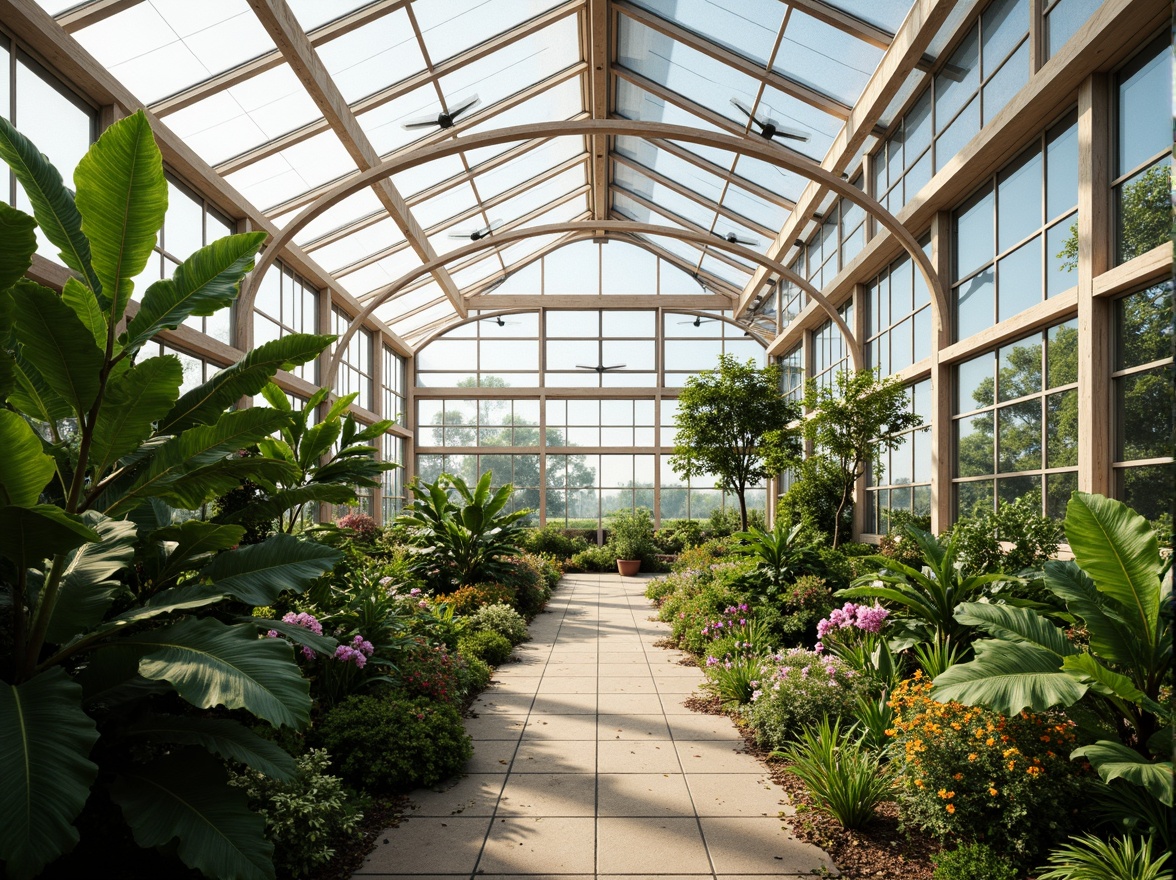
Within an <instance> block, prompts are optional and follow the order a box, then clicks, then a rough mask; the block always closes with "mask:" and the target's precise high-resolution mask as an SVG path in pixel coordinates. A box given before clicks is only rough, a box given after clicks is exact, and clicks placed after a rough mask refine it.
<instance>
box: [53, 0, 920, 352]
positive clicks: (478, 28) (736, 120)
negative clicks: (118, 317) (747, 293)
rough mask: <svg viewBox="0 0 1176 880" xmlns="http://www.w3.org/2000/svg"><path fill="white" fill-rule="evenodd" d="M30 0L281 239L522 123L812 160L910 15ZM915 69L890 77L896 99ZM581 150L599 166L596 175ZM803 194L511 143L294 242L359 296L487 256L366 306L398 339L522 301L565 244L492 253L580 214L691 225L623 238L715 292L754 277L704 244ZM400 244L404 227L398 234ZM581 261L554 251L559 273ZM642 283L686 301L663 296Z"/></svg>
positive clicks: (686, 7)
mask: <svg viewBox="0 0 1176 880" xmlns="http://www.w3.org/2000/svg"><path fill="white" fill-rule="evenodd" d="M39 2H40V5H41V6H42V7H43V8H44V9H45V10H46V11H47V12H49V13H50V14H52V15H57V16H63V17H70V20H71V22H72V23H71V26H70V27H69V30H70V32H71V34H72V35H73V36H74V37H75V38H76V39H77V40H78V41H79V42H80V44H81V45H82V46H83V47H84V48H85V49H86V50H87V51H89V52H90V53H91V54H92V55H93V56H94V57H95V58H96V59H97V60H98V62H99V63H101V64H103V65H104V66H105V67H106V68H107V69H108V70H109V71H110V72H111V73H112V74H113V75H114V76H115V77H117V78H118V79H119V80H120V81H121V82H122V83H123V84H124V85H125V86H126V87H127V88H128V89H129V90H130V91H131V92H132V93H134V94H135V96H136V97H138V98H139V99H140V100H142V101H143V102H144V103H146V104H147V105H148V106H149V107H150V108H151V109H152V110H153V111H154V112H155V113H156V114H157V115H158V116H159V118H160V119H161V120H162V121H163V123H164V124H165V125H166V126H168V127H169V128H170V129H171V130H172V131H173V132H174V133H175V134H176V135H177V136H178V137H179V138H181V139H182V140H183V141H184V142H185V143H186V144H187V145H188V146H190V147H191V148H192V149H193V150H194V151H195V152H196V154H197V155H199V156H200V157H201V158H202V159H204V160H205V161H206V162H208V163H209V165H211V166H212V167H213V168H214V169H215V170H216V171H217V172H218V173H220V174H221V175H222V176H223V177H224V179H225V180H226V181H227V183H228V184H229V185H231V186H232V187H234V188H235V189H236V190H237V191H238V192H239V193H240V194H241V196H242V197H243V198H244V199H245V200H246V201H247V202H249V203H250V204H251V205H252V206H254V207H255V208H256V209H258V210H259V211H260V212H261V213H264V214H265V215H266V216H267V217H268V218H269V219H270V220H271V221H272V222H274V223H275V224H276V225H277V226H279V227H282V226H285V225H287V224H288V223H289V222H290V221H291V220H292V219H293V218H294V217H295V216H297V214H298V212H299V211H300V210H301V209H302V208H304V207H305V206H306V205H308V204H310V203H311V202H312V201H313V200H314V199H315V198H316V197H317V196H319V195H321V194H322V193H324V192H326V191H327V190H328V189H329V188H330V187H331V186H332V185H334V184H335V183H336V182H338V181H340V180H344V179H346V178H348V177H350V176H353V175H356V174H358V173H360V172H362V171H364V170H366V169H367V168H369V167H371V165H372V164H373V163H374V162H375V161H379V160H380V159H386V158H389V157H394V156H398V155H403V154H406V153H408V152H410V151H412V150H413V149H415V148H417V147H419V146H422V145H430V144H435V143H440V142H443V141H448V140H450V139H452V138H455V137H456V138H459V139H460V138H461V137H462V136H463V135H468V134H470V133H474V132H483V131H490V130H494V129H498V128H502V127H505V126H512V125H524V124H527V123H538V122H550V121H559V120H569V119H588V118H597V119H601V118H609V117H612V118H623V119H633V120H647V121H655V122H666V123H673V124H679V125H689V126H693V127H695V128H699V129H703V130H708V131H718V132H725V133H728V134H734V135H739V136H756V135H760V134H762V133H763V132H762V129H763V125H764V123H768V122H770V123H771V124H772V125H774V126H775V127H776V130H777V132H779V133H778V134H777V135H776V137H775V138H773V139H772V140H773V143H775V144H777V145H778V146H779V147H781V148H782V149H785V150H789V151H791V152H792V153H793V155H794V156H800V157H804V158H805V160H807V161H812V162H814V163H819V162H821V161H822V160H823V159H824V158H825V157H826V154H827V153H828V151H829V149H830V147H831V145H832V144H833V143H834V141H835V139H836V137H837V135H838V133H839V132H840V131H841V129H842V126H843V125H844V124H845V120H846V119H847V118H848V117H849V114H850V110H851V109H852V108H853V106H854V105H855V104H856V103H857V101H858V100H859V98H860V96H861V94H862V91H863V89H864V88H865V86H866V84H867V82H868V81H869V79H870V77H871V76H872V75H873V73H874V71H875V69H876V68H877V66H878V64H879V62H880V60H881V59H882V56H883V54H884V52H885V46H886V45H887V44H888V40H889V37H890V35H892V34H893V33H894V32H895V31H896V30H897V29H898V28H899V27H900V25H901V24H902V21H903V19H904V18H905V17H906V14H907V12H908V11H909V8H910V5H911V4H910V0H894V2H885V3H877V2H868V0H803V2H802V0H795V3H793V2H785V0H599V2H597V0H399V2H397V0H374V2H373V0H331V2H326V0H284V5H286V6H287V7H288V9H289V12H290V13H292V15H282V14H280V12H281V10H280V8H279V9H278V10H277V12H275V10H274V7H275V6H278V7H280V6H281V5H282V0H277V2H276V3H250V2H248V0H203V2H201V3H192V2H189V0H139V2H118V3H111V2H109V0H92V2H88V3H82V4H78V3H76V2H69V0H65V2H63V0H39ZM601 35H603V37H604V39H603V40H602V39H600V36H601ZM279 47H282V48H279ZM289 47H296V48H289ZM597 70H599V71H602V72H603V74H602V75H603V79H600V80H599V82H602V83H603V84H604V86H605V91H604V92H603V93H601V91H600V88H599V86H598V84H597V82H598V77H599V76H600V74H596V75H594V74H595V72H596V71H597ZM923 76H924V74H921V73H915V72H911V73H910V74H909V79H908V83H910V82H917V81H918V80H919V79H921V78H922V77H923ZM903 91H904V93H905V94H909V93H910V91H909V88H904V90H903ZM339 101H342V102H343V103H345V104H346V105H347V107H346V108H343V115H344V116H346V114H347V113H348V112H350V114H351V116H352V118H351V119H344V120H343V121H342V122H340V121H339V120H338V119H337V118H336V117H337V114H336V115H333V116H332V117H331V118H330V119H328V118H326V117H324V115H323V112H322V108H323V107H325V106H335V107H340V106H341V105H340V104H339ZM887 112H892V111H891V110H890V108H888V111H887ZM749 113H750V118H749ZM598 140H599V141H603V142H604V143H603V144H598V143H596V142H597V141H598ZM459 143H460V141H459ZM871 143H872V141H871ZM601 149H603V151H604V161H603V162H600V161H599V160H598V161H597V162H595V163H594V162H593V154H594V153H595V152H598V151H600V150H601ZM357 157H367V158H357ZM806 182H807V181H806V179H805V178H804V177H803V176H802V175H799V174H795V173H792V172H787V171H783V170H781V169H779V168H777V167H775V166H774V165H771V164H770V163H767V162H763V161H760V160H756V159H751V158H747V157H740V156H737V155H736V154H734V153H731V152H728V151H724V150H718V149H713V148H707V147H701V146H698V145H694V144H687V143H678V142H671V141H662V140H657V139H645V138H638V137H631V136H624V137H610V138H601V137H599V136H594V137H584V136H583V135H575V136H560V137H554V138H548V139H544V140H536V141H530V140H526V141H516V142H513V143H504V144H498V145H494V146H491V147H482V148H479V149H476V150H466V151H463V152H460V153H457V154H455V155H453V156H450V157H447V158H444V159H438V160H435V161H432V162H429V163H427V164H424V165H421V166H418V167H416V168H413V169H411V170H408V171H404V172H401V173H398V174H396V175H394V176H393V177H392V178H390V180H388V181H386V182H384V183H382V184H381V185H379V186H376V187H372V188H371V189H368V190H364V191H362V192H359V193H356V194H355V195H353V196H351V197H349V198H348V199H346V200H344V201H343V202H341V203H340V204H338V205H336V206H335V207H334V208H332V209H330V210H329V211H326V212H324V213H323V214H322V215H321V216H318V217H316V218H315V219H314V220H313V221H312V222H311V223H310V224H309V225H308V226H307V227H306V228H304V229H302V230H301V231H299V233H298V234H297V235H296V237H295V242H296V243H297V244H298V245H299V246H300V247H302V248H303V249H304V250H305V251H306V252H307V253H308V255H309V256H310V257H311V258H312V259H313V260H314V261H315V262H316V263H318V264H319V265H320V266H322V267H323V268H324V269H325V270H326V271H328V272H329V273H331V274H332V275H333V276H334V277H335V279H336V280H337V282H338V283H339V285H340V286H341V287H342V288H343V289H345V290H347V291H348V292H350V293H352V294H353V295H355V296H356V297H358V298H359V299H360V300H364V299H365V298H368V297H370V296H372V295H375V294H376V293H378V292H379V291H380V290H382V289H383V288H385V287H386V286H387V285H389V284H392V283H393V282H396V281H397V280H398V279H400V278H401V277H402V276H404V275H405V274H407V273H411V272H414V271H415V270H419V268H420V267H421V266H422V265H423V263H424V262H425V261H426V260H428V259H429V258H431V257H433V256H435V255H444V254H446V253H449V252H451V251H453V250H455V249H457V248H459V247H462V246H463V245H466V244H469V243H470V241H471V240H482V239H485V240H486V241H487V242H489V243H490V246H489V247H488V248H486V249H484V250H479V251H477V252H476V253H473V254H471V255H469V256H467V257H466V258H464V259H460V260H457V261H453V262H451V263H449V264H447V265H446V266H445V267H444V268H443V269H440V270H437V271H434V272H432V273H424V274H421V275H420V276H419V277H415V278H414V279H413V280H412V281H411V282H410V283H409V284H407V285H405V286H404V287H403V288H402V289H401V290H400V292H399V293H398V294H397V295H396V296H395V297H393V298H392V299H391V300H389V301H388V302H386V303H385V304H384V305H382V306H381V307H380V308H379V310H378V311H377V315H378V316H379V317H380V318H382V319H383V320H384V321H386V322H387V323H388V324H389V326H391V327H392V329H393V330H395V331H396V332H398V333H400V334H401V335H403V336H404V337H405V338H406V339H408V340H409V341H410V342H413V341H415V340H419V339H421V338H423V337H424V336H425V335H427V334H429V333H431V332H433V331H434V330H436V329H437V328H438V327H444V326H445V325H446V324H447V322H451V321H454V320H456V318H457V309H456V307H455V301H454V299H453V298H452V297H458V296H460V297H468V296H472V295H475V294H479V293H482V292H484V291H486V290H487V289H488V288H489V287H491V286H493V285H498V286H497V287H495V288H494V289H495V292H496V293H508V292H509V293H513V294H525V293H528V292H530V293H538V292H539V288H540V287H541V286H542V285H541V284H540V280H539V279H540V278H541V277H542V273H541V271H540V267H541V266H542V265H543V260H542V259H541V258H542V257H543V255H544V254H546V253H551V252H552V251H553V249H557V248H559V247H561V246H564V245H566V244H568V243H570V242H572V241H574V240H576V236H572V237H570V238H569V237H568V236H567V235H566V234H564V233H560V234H558V235H548V236H543V237H541V238H531V239H523V240H516V241H508V242H504V243H503V244H501V245H498V244H494V243H493V239H494V236H495V235H496V234H499V235H501V234H502V232H503V231H508V230H514V229H526V228H529V227H534V226H543V225H547V224H552V223H568V222H574V221H579V220H588V219H592V218H596V219H604V220H633V221H638V222H644V223H655V224H663V225H667V226H671V227H676V228H679V229H685V230H689V231H690V232H692V233H694V234H696V235H698V236H702V237H703V238H701V239H700V240H698V241H684V240H681V239H677V238H670V237H667V236H661V235H644V236H636V237H634V238H632V239H630V240H631V241H636V242H637V243H639V244H640V245H641V246H642V247H643V248H645V249H646V250H647V252H648V253H650V254H651V256H650V259H651V260H652V259H655V257H656V258H658V259H660V261H661V262H660V263H659V265H665V266H672V267H674V268H675V270H677V269H681V270H682V272H683V273H685V274H682V273H678V274H681V275H682V277H684V278H688V279H689V276H691V275H693V276H694V278H695V279H697V282H698V285H695V284H694V281H692V280H691V281H689V283H687V284H686V285H685V289H689V292H692V293H701V292H703V291H709V292H712V293H719V294H724V295H727V296H731V297H736V296H738V295H739V293H740V292H741V291H742V290H743V289H744V286H745V285H747V284H748V283H749V281H750V279H751V276H752V272H753V271H754V269H755V266H753V265H751V264H749V263H748V262H747V261H746V260H745V259H743V258H742V257H740V256H736V255H733V254H731V253H730V252H729V251H726V250H724V248H722V247H715V246H714V243H719V242H718V238H719V237H726V236H731V235H733V236H735V237H736V238H737V239H738V240H739V243H741V244H744V245H746V246H747V247H750V248H752V249H753V250H758V251H760V252H761V253H763V252H765V251H766V250H767V249H768V248H769V247H770V246H771V245H772V243H773V241H774V239H775V238H776V235H777V233H778V232H779V231H780V230H781V228H782V227H783V226H784V225H785V224H786V223H787V222H788V219H789V213H790V211H791V210H792V209H793V208H794V207H795V203H796V202H797V200H799V199H800V197H801V194H802V192H803V191H804V188H805V185H806ZM398 204H400V205H405V206H406V207H405V208H403V209H401V208H397V207H396V206H397V205H398ZM601 206H603V212H602V213H600V214H598V213H597V212H600V211H601ZM393 211H403V212H406V213H407V214H408V215H411V216H410V217H405V216H394V215H393V214H392V213H391V212H393ZM403 228H409V229H412V230H414V232H413V233H412V236H413V237H412V238H411V239H409V238H406V237H405V234H404V233H403V232H402V231H401V230H402V229H403ZM415 230H419V232H418V231H415ZM582 237H583V235H581V236H580V238H581V239H582ZM712 237H713V239H714V241H713V243H712V242H708V241H707V239H710V238H712ZM590 251H591V252H595V251H593V250H592V249H589V248H584V249H579V250H572V251H569V252H568V253H569V257H568V259H567V260H563V261H562V262H560V263H559V265H560V266H563V265H564V263H567V262H568V261H569V260H571V261H572V262H574V255H575V254H576V253H581V252H582V253H589V252H590ZM605 253H607V251H605ZM551 265H553V266H554V265H556V263H552V264H551ZM569 265H570V264H569ZM651 265H652V264H651ZM561 271H564V270H561ZM663 274H664V273H663ZM546 288H547V291H548V292H550V291H551V279H550V278H547V280H546ZM659 289H660V290H661V292H662V293H663V294H664V293H666V291H667V290H669V291H671V292H672V293H674V294H676V295H680V294H681V293H682V292H684V287H683V285H682V284H681V283H675V284H674V285H669V284H662V285H661V286H660V288H659Z"/></svg>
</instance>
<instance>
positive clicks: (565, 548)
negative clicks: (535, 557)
mask: <svg viewBox="0 0 1176 880" xmlns="http://www.w3.org/2000/svg"><path fill="white" fill-rule="evenodd" d="M519 546H521V547H523V548H524V549H526V550H528V551H530V552H531V553H549V554H551V555H552V556H554V557H555V558H557V559H565V560H566V559H571V558H572V557H573V556H575V555H576V554H577V553H579V552H581V551H582V550H587V549H588V542H587V541H586V540H584V539H583V538H581V537H574V536H572V535H569V534H568V533H567V531H566V530H565V529H562V528H560V527H559V526H558V525H556V524H555V523H548V524H547V525H545V526H544V527H543V528H541V529H528V530H527V531H526V532H524V533H523V535H522V536H521V538H520V540H519Z"/></svg>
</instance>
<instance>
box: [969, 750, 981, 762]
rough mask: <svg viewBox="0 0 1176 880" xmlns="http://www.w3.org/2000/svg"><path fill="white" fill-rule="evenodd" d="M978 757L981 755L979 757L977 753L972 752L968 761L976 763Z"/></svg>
mask: <svg viewBox="0 0 1176 880" xmlns="http://www.w3.org/2000/svg"><path fill="white" fill-rule="evenodd" d="M978 757H979V755H977V754H976V753H975V752H972V754H970V755H968V760H969V761H975V760H976V759H977V758H978Z"/></svg>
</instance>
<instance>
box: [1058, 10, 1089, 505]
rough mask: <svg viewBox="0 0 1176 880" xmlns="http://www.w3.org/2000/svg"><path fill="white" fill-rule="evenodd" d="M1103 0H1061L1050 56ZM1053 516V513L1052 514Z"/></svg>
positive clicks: (1072, 34)
mask: <svg viewBox="0 0 1176 880" xmlns="http://www.w3.org/2000/svg"><path fill="white" fill-rule="evenodd" d="M1101 2H1102V0H1061V2H1060V3H1058V4H1057V5H1056V6H1054V8H1053V9H1051V10H1050V11H1049V15H1047V16H1046V17H1045V30H1046V35H1047V37H1046V44H1047V47H1048V50H1049V57H1050V58H1053V56H1054V55H1056V54H1057V53H1058V51H1059V50H1060V49H1061V48H1062V46H1064V45H1065V44H1066V41H1067V40H1069V39H1070V37H1072V36H1074V34H1075V33H1076V32H1077V30H1078V28H1080V27H1082V25H1083V24H1085V23H1086V20H1087V19H1088V18H1090V16H1091V14H1092V13H1093V12H1094V10H1096V9H1098V7H1099V5H1100V4H1101ZM1051 516H1052V514H1051Z"/></svg>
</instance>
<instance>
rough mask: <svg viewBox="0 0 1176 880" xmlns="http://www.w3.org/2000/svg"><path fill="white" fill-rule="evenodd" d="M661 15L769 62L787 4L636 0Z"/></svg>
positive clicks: (759, 0) (746, 0) (760, 0)
mask: <svg viewBox="0 0 1176 880" xmlns="http://www.w3.org/2000/svg"><path fill="white" fill-rule="evenodd" d="M634 3H635V5H636V6H641V7H644V8H645V9H648V10H649V11H650V12H654V13H656V14H657V15H659V16H660V17H662V18H664V19H666V20H668V21H672V22H675V23H676V24H680V25H682V26H683V27H685V28H688V29H689V30H692V31H694V32H695V33H697V34H703V35H705V36H706V39H708V40H710V41H711V42H713V43H717V44H718V45H720V46H723V47H724V48H727V49H730V50H731V51H733V52H737V53H739V54H740V55H745V56H747V57H748V58H750V59H752V60H753V61H758V62H759V63H760V64H764V65H766V64H767V63H768V58H769V57H770V56H771V54H772V47H773V46H774V45H775V43H776V36H777V35H778V33H779V31H780V22H781V21H782V20H783V19H784V12H785V11H786V9H787V7H786V6H785V5H784V4H783V3H780V2H779V0H739V2H738V3H729V4H721V3H715V2H713V0H634Z"/></svg>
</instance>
